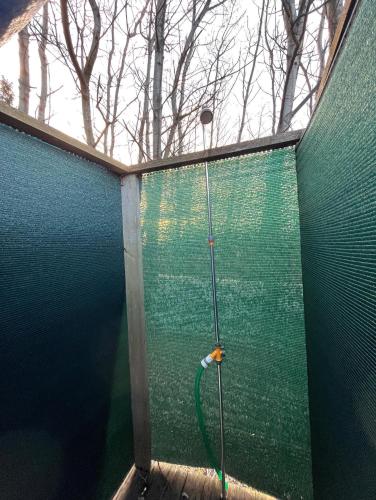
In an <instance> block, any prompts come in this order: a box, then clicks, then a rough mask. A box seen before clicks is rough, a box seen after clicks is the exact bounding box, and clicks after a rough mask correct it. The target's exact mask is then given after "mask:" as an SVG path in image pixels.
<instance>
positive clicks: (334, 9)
mask: <svg viewBox="0 0 376 500" xmlns="http://www.w3.org/2000/svg"><path fill="white" fill-rule="evenodd" d="M342 8H343V0H327V2H326V5H325V14H326V18H327V20H328V30H329V43H332V41H333V38H334V34H335V32H336V29H337V26H338V21H339V17H340V15H341V12H342Z"/></svg>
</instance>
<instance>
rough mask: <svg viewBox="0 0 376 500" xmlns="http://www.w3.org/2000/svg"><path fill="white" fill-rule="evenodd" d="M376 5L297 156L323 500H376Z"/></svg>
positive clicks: (355, 32)
mask: <svg viewBox="0 0 376 500" xmlns="http://www.w3.org/2000/svg"><path fill="white" fill-rule="evenodd" d="M375 33H376V2H375V1H374V0H362V1H361V2H360V4H359V7H358V9H357V13H356V14H355V18H354V20H353V23H352V25H351V27H350V29H349V32H348V35H347V38H346V40H345V42H344V45H343V48H342V51H341V53H340V55H339V57H338V60H337V63H336V65H335V67H334V70H333V72H332V75H331V78H330V80H329V83H328V85H327V87H326V90H325V92H324V94H323V96H322V98H321V100H320V103H319V105H318V108H317V110H316V112H315V115H314V117H313V120H312V122H311V124H310V127H309V128H308V130H307V132H306V134H305V136H304V138H303V140H302V142H301V144H300V146H299V147H298V149H297V169H298V191H299V204H300V217H301V238H302V262H303V282H304V301H305V313H306V330H307V350H308V367H309V389H310V416H311V423H312V461H313V478H314V492H315V498H317V499H319V500H329V499H330V500H332V499H333V500H334V499H335V500H337V499H342V498H343V499H346V500H360V499H361V500H374V499H375V498H376V473H375V471H376V128H375V117H376V98H375V96H376V59H375V54H376V36H375Z"/></svg>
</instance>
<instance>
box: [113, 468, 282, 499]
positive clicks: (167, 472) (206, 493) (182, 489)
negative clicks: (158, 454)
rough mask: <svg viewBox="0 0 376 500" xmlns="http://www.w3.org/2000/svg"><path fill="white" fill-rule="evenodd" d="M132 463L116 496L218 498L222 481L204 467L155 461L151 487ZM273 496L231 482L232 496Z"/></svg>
mask: <svg viewBox="0 0 376 500" xmlns="http://www.w3.org/2000/svg"><path fill="white" fill-rule="evenodd" d="M144 487H145V482H144V480H143V479H142V478H141V477H140V476H139V474H138V473H137V471H136V470H135V468H134V467H133V468H132V469H131V470H130V472H129V474H128V475H127V477H126V478H125V480H124V482H123V484H122V485H121V487H120V489H119V491H118V492H117V493H116V495H115V496H114V498H113V500H142V499H145V500H180V499H182V500H184V499H185V500H218V499H219V498H220V493H221V490H220V482H219V481H218V479H217V478H212V477H209V476H208V475H205V474H204V472H203V470H202V469H195V468H193V467H185V466H181V465H174V464H168V463H165V462H153V464H152V470H151V473H150V477H149V481H148V488H147V489H144ZM273 498H274V497H271V496H269V495H266V494H264V493H261V492H258V491H257V490H254V489H252V488H250V487H243V486H240V485H239V484H235V483H231V482H230V485H229V491H228V499H229V500H273Z"/></svg>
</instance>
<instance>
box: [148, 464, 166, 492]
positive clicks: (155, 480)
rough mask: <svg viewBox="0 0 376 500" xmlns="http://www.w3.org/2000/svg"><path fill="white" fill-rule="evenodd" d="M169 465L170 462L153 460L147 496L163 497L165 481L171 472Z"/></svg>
mask: <svg viewBox="0 0 376 500" xmlns="http://www.w3.org/2000/svg"><path fill="white" fill-rule="evenodd" d="M171 467H172V466H171V464H167V463H162V462H153V468H152V471H151V474H150V487H149V489H148V492H147V498H150V499H152V498H156V499H160V498H164V496H163V495H164V493H165V492H166V490H167V482H168V477H169V474H170V473H171Z"/></svg>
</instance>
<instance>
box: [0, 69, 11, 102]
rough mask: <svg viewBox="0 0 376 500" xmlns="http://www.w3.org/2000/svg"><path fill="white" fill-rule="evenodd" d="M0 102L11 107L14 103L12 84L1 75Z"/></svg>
mask: <svg viewBox="0 0 376 500" xmlns="http://www.w3.org/2000/svg"><path fill="white" fill-rule="evenodd" d="M0 101H1V102H5V104H8V106H12V104H13V101H14V92H13V84H12V82H10V81H9V80H8V79H7V78H5V76H4V75H3V76H2V77H1V79H0Z"/></svg>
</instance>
